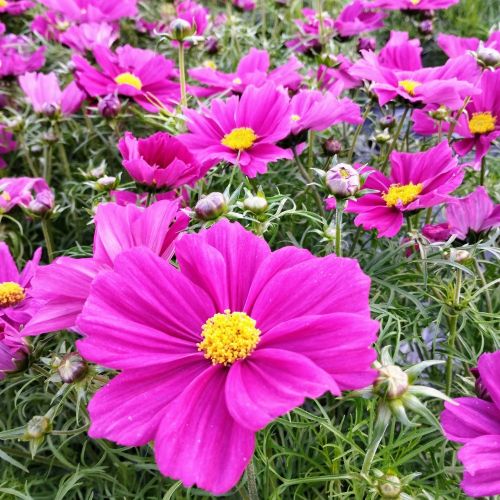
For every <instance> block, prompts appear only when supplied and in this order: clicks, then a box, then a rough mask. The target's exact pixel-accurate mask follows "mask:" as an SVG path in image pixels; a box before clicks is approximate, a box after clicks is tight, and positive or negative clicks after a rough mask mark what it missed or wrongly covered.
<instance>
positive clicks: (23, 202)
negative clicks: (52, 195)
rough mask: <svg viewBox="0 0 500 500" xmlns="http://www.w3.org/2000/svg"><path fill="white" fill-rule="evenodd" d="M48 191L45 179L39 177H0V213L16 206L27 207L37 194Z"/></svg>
mask: <svg viewBox="0 0 500 500" xmlns="http://www.w3.org/2000/svg"><path fill="white" fill-rule="evenodd" d="M46 191H50V188H49V186H48V185H47V182H46V180H45V179H42V178H40V177H4V178H0V214H3V213H7V212H9V211H10V210H12V209H13V208H14V207H16V206H20V207H24V208H27V207H28V206H29V204H30V202H32V201H33V200H34V199H35V198H36V196H37V195H39V194H41V193H45V192H46Z"/></svg>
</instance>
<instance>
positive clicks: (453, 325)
mask: <svg viewBox="0 0 500 500" xmlns="http://www.w3.org/2000/svg"><path fill="white" fill-rule="evenodd" d="M461 287H462V270H461V269H457V274H456V280H455V290H454V293H453V304H452V307H453V310H452V312H451V314H450V316H449V319H448V325H449V330H450V333H449V336H448V358H447V359H446V395H448V396H449V395H450V392H451V381H452V377H453V350H454V349H455V342H456V338H457V323H458V311H457V306H458V304H459V303H460V288H461Z"/></svg>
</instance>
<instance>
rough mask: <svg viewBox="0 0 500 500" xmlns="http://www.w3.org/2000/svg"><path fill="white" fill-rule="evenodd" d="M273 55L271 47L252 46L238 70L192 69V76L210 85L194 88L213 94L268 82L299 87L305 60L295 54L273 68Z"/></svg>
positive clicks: (196, 91)
mask: <svg viewBox="0 0 500 500" xmlns="http://www.w3.org/2000/svg"><path fill="white" fill-rule="evenodd" d="M269 59H270V58H269V53H268V52H267V51H265V50H259V49H256V48H251V49H250V51H249V52H248V54H247V55H245V56H244V57H242V58H241V60H240V62H239V64H238V67H237V68H236V71H235V72H234V73H223V72H222V71H218V70H216V69H214V68H210V67H205V68H193V69H190V70H189V76H190V77H191V78H193V79H194V80H198V81H199V82H201V83H202V84H204V85H205V86H206V87H204V88H195V89H193V93H195V95H198V96H210V95H213V94H217V93H219V92H226V91H228V90H229V91H232V92H234V93H237V94H241V93H242V92H243V91H244V90H245V89H246V88H247V87H248V86H249V85H254V86H255V87H261V86H262V85H264V84H265V83H267V82H273V83H274V84H275V85H276V86H278V85H282V86H283V87H288V88H291V89H294V90H295V89H297V88H298V87H299V85H300V83H301V82H302V76H301V75H300V73H298V71H297V70H298V69H300V68H301V67H302V64H301V63H300V62H299V61H298V60H297V59H296V58H295V57H291V58H290V59H289V60H288V62H287V63H285V64H284V65H282V66H278V67H277V68H275V69H273V70H269V67H270V60H269Z"/></svg>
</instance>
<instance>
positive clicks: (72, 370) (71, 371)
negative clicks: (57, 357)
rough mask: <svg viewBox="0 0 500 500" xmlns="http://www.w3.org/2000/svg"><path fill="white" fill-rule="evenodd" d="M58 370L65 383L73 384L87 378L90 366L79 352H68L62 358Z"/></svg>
mask: <svg viewBox="0 0 500 500" xmlns="http://www.w3.org/2000/svg"><path fill="white" fill-rule="evenodd" d="M57 371H58V372H59V376H60V377H61V380H62V381H63V382H64V383H66V384H72V383H74V382H79V381H80V380H82V379H83V378H85V375H87V372H88V366H87V363H86V362H85V360H84V359H83V358H82V357H81V356H80V354H78V353H77V352H68V353H67V354H65V355H64V356H63V358H62V359H61V363H60V365H59V367H58V368H57Z"/></svg>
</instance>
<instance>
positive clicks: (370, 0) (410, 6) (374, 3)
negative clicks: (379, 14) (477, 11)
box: [365, 0, 460, 10]
mask: <svg viewBox="0 0 500 500" xmlns="http://www.w3.org/2000/svg"><path fill="white" fill-rule="evenodd" d="M458 2H460V0H366V1H365V6H366V7H368V8H374V7H381V8H383V9H387V10H438V9H447V8H448V7H451V6H452V5H455V4H457V3H458Z"/></svg>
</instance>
